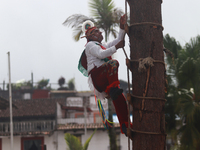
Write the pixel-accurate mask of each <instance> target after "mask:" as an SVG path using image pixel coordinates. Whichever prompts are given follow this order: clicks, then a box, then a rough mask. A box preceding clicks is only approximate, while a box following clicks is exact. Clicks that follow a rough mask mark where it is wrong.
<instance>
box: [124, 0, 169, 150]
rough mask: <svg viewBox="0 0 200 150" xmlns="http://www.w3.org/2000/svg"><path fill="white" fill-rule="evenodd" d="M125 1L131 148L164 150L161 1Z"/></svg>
mask: <svg viewBox="0 0 200 150" xmlns="http://www.w3.org/2000/svg"><path fill="white" fill-rule="evenodd" d="M127 1H128V3H129V6H130V25H129V33H128V35H129V38H130V51H131V52H130V59H131V61H130V68H131V71H132V93H131V102H132V107H133V128H132V129H131V139H132V149H133V150H147V149H149V150H165V139H166V134H165V116H164V105H165V92H164V88H165V76H164V75H165V64H164V53H163V34H162V31H163V27H162V18H161V3H162V1H161V0H127ZM151 58H152V59H151ZM149 61H151V63H153V65H151V64H149ZM142 64H143V66H142ZM141 66H142V67H141ZM145 67H146V70H145ZM139 70H140V71H139Z"/></svg>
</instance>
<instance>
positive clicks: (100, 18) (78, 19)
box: [63, 0, 123, 41]
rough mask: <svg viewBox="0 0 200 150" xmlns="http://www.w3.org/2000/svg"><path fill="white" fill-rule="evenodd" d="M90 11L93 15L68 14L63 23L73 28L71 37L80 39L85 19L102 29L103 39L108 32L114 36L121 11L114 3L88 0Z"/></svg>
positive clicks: (106, 38)
mask: <svg viewBox="0 0 200 150" xmlns="http://www.w3.org/2000/svg"><path fill="white" fill-rule="evenodd" d="M89 7H90V12H91V15H92V16H93V17H87V16H85V15H82V14H74V15H71V16H69V17H68V18H67V19H66V20H65V21H64V22H63V25H65V26H71V28H73V29H74V30H73V37H74V39H75V41H78V40H79V39H80V36H81V35H82V34H83V32H82V30H81V28H82V24H83V22H84V21H86V20H91V21H92V22H94V24H95V26H97V27H98V28H99V29H101V30H103V31H104V33H105V41H107V40H108V36H109V34H112V35H113V36H114V37H116V33H117V31H116V29H115V27H116V26H119V18H120V17H121V16H122V14H123V12H122V10H121V9H118V8H116V7H115V5H114V1H112V0H89Z"/></svg>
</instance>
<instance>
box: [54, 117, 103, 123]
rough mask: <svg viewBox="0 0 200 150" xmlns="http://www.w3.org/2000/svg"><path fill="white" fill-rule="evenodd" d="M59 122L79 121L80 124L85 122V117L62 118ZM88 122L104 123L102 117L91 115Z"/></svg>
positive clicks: (87, 119)
mask: <svg viewBox="0 0 200 150" xmlns="http://www.w3.org/2000/svg"><path fill="white" fill-rule="evenodd" d="M57 121H58V124H67V123H78V124H84V123H85V118H62V119H58V120H57ZM86 123H87V124H91V123H102V120H101V117H99V116H95V117H93V116H90V117H87V118H86Z"/></svg>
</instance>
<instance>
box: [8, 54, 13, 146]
mask: <svg viewBox="0 0 200 150" xmlns="http://www.w3.org/2000/svg"><path fill="white" fill-rule="evenodd" d="M7 54H8V74H9V101H10V150H13V114H12V88H11V69H10V52H8V53H7Z"/></svg>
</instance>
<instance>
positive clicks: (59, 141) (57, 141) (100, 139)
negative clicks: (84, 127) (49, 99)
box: [0, 130, 132, 150]
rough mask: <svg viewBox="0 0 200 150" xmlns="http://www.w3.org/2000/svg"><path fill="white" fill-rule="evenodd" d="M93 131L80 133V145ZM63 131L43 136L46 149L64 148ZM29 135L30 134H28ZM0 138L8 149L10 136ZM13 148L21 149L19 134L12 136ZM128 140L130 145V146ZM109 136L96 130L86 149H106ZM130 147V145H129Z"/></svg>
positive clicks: (124, 139)
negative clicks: (84, 133) (85, 133)
mask: <svg viewBox="0 0 200 150" xmlns="http://www.w3.org/2000/svg"><path fill="white" fill-rule="evenodd" d="M92 133H93V131H92V130H88V131H87V135H86V136H85V135H82V137H81V140H82V145H83V144H84V143H85V141H86V140H87V139H88V138H89V137H90V135H91V134H92ZM64 136H65V133H64V132H63V131H55V132H54V134H53V135H50V136H44V144H45V145H46V148H47V150H66V149H67V144H66V142H65V139H64ZM29 137H30V136H29ZM0 138H2V150H10V138H8V137H0ZM13 141H14V146H13V147H14V150H21V136H14V139H13ZM120 145H121V150H128V138H127V137H126V136H125V135H124V134H120ZM131 145H132V144H131V142H130V146H131ZM108 147H109V137H108V134H107V131H106V130H105V131H102V130H97V131H96V133H95V134H94V136H93V138H92V139H91V141H90V143H89V147H88V150H108ZM131 149H132V146H131Z"/></svg>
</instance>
